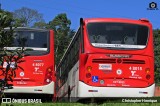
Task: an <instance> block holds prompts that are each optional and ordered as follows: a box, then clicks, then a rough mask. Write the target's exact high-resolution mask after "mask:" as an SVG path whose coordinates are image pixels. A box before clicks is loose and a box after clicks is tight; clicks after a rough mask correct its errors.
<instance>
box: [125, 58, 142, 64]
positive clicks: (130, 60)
mask: <svg viewBox="0 0 160 106" xmlns="http://www.w3.org/2000/svg"><path fill="white" fill-rule="evenodd" d="M123 64H145V61H144V60H132V59H123Z"/></svg>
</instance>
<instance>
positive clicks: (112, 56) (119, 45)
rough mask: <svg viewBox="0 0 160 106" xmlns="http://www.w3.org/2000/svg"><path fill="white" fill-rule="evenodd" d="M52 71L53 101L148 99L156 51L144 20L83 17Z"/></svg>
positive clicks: (152, 89)
mask: <svg viewBox="0 0 160 106" xmlns="http://www.w3.org/2000/svg"><path fill="white" fill-rule="evenodd" d="M80 23H81V24H80V28H79V29H78V31H77V33H76V34H75V35H74V37H73V39H72V41H71V43H70V45H69V46H68V49H67V50H66V52H65V54H64V56H63V58H62V60H61V62H60V64H59V66H58V67H57V69H56V97H57V99H58V100H60V99H61V100H63V97H67V98H68V99H69V101H74V100H75V101H76V100H78V99H79V98H81V97H82V98H92V97H93V98H96V97H97V98H101V97H152V96H153V95H154V89H155V82H154V51H153V34H152V25H151V23H150V22H149V21H148V20H147V19H139V20H132V19H121V18H92V19H84V20H83V19H81V21H80Z"/></svg>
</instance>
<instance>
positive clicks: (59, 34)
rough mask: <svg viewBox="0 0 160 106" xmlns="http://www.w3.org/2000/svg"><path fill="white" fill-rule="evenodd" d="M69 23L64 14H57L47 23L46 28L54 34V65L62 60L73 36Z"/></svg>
mask: <svg viewBox="0 0 160 106" xmlns="http://www.w3.org/2000/svg"><path fill="white" fill-rule="evenodd" d="M70 25H71V21H70V20H69V19H68V18H67V15H66V14H65V13H62V14H58V15H57V16H56V17H55V18H54V19H53V20H52V21H50V22H49V23H48V26H47V28H48V29H53V30H54V32H55V57H56V64H58V63H59V61H60V59H61V58H62V56H63V54H64V52H65V50H66V48H67V46H68V44H69V42H70V40H71V37H72V36H73V34H74V33H75V32H74V31H73V30H71V29H70Z"/></svg>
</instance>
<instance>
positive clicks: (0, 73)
mask: <svg viewBox="0 0 160 106" xmlns="http://www.w3.org/2000/svg"><path fill="white" fill-rule="evenodd" d="M13 23H14V21H13V19H12V15H11V14H10V13H9V12H5V11H2V10H1V11H0V96H1V97H2V95H3V93H4V92H3V91H4V87H8V88H9V87H11V85H10V84H8V81H11V82H12V81H13V78H14V77H15V76H16V70H17V69H18V68H20V69H23V68H21V67H19V66H18V63H21V62H23V61H22V60H21V58H22V57H23V52H24V51H23V49H22V50H15V51H9V50H7V49H6V47H9V46H12V44H13V39H14V29H13ZM6 28H7V29H6ZM13 62H14V67H13V66H12V65H13Z"/></svg>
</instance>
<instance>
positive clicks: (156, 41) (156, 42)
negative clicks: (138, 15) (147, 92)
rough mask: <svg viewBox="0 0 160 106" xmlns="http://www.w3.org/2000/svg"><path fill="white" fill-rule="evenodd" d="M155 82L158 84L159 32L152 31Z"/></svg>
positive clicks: (159, 59) (159, 62) (159, 79)
mask: <svg viewBox="0 0 160 106" xmlns="http://www.w3.org/2000/svg"><path fill="white" fill-rule="evenodd" d="M154 55H155V81H156V83H159V82H160V30H159V29H156V30H154Z"/></svg>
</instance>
